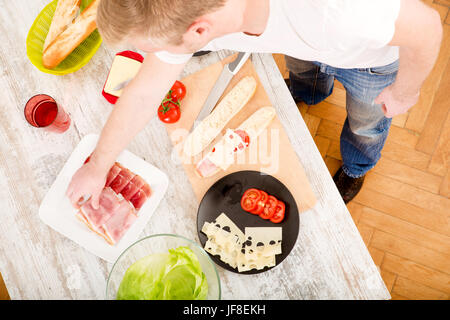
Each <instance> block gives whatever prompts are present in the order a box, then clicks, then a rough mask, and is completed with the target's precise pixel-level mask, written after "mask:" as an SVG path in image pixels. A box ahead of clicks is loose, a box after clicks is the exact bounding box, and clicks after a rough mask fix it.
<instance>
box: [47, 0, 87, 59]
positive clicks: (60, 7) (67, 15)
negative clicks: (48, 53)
mask: <svg viewBox="0 0 450 320" xmlns="http://www.w3.org/2000/svg"><path fill="white" fill-rule="evenodd" d="M80 4H81V0H58V4H57V5H56V9H55V13H54V14H53V18H52V23H51V24H50V28H49V30H48V33H47V37H46V38H45V42H44V51H45V49H47V47H48V45H49V44H50V43H52V42H53V40H55V39H56V37H57V36H58V35H59V34H60V33H61V32H63V31H64V30H66V28H67V27H68V26H69V25H70V24H71V23H72V21H73V19H75V16H76V15H77V13H78V10H79V9H80Z"/></svg>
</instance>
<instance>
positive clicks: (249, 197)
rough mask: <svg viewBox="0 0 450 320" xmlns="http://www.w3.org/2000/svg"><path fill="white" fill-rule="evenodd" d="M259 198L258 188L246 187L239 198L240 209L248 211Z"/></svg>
mask: <svg viewBox="0 0 450 320" xmlns="http://www.w3.org/2000/svg"><path fill="white" fill-rule="evenodd" d="M260 198H261V193H260V192H259V190H258V189H253V188H252V189H248V190H247V191H245V192H244V195H243V196H242V198H241V207H242V209H244V210H245V211H248V212H250V211H252V210H253V209H255V207H256V205H257V204H258V201H259V199H260Z"/></svg>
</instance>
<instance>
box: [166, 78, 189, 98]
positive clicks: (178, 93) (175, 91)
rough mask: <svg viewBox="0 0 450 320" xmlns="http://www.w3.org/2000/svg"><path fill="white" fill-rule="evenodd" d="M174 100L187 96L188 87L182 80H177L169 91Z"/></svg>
mask: <svg viewBox="0 0 450 320" xmlns="http://www.w3.org/2000/svg"><path fill="white" fill-rule="evenodd" d="M169 94H170V96H171V97H172V99H173V100H174V101H181V100H183V98H184V97H185V96H186V87H185V86H184V84H183V83H182V82H180V81H178V80H177V81H175V83H174V84H173V86H172V88H171V89H170V92H169Z"/></svg>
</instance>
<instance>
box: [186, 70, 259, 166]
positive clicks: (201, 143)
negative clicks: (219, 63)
mask: <svg viewBox="0 0 450 320" xmlns="http://www.w3.org/2000/svg"><path fill="white" fill-rule="evenodd" d="M255 91H256V80H255V78H253V77H252V76H247V77H244V78H243V79H242V80H241V81H239V82H238V84H236V86H234V88H233V89H231V91H230V92H229V93H228V94H227V95H226V96H225V97H224V98H223V99H222V100H221V101H220V102H219V104H218V105H217V106H216V108H215V109H214V110H213V111H212V112H211V114H210V115H208V116H207V117H206V118H205V119H204V120H203V121H202V122H200V123H199V124H198V125H197V126H196V127H195V129H194V130H193V131H192V132H191V133H190V134H189V136H188V137H187V138H186V141H185V143H184V148H183V151H184V153H185V154H186V155H188V156H191V157H192V156H195V155H196V154H198V153H200V152H202V150H203V149H205V148H206V147H207V146H208V145H209V144H210V143H211V142H212V141H213V140H214V138H215V137H217V136H218V135H219V134H220V132H221V131H222V130H223V128H225V125H226V124H227V123H228V122H229V121H230V120H231V119H232V118H233V117H234V116H235V115H236V114H237V113H238V112H239V111H240V110H241V109H242V108H243V107H244V106H245V105H246V104H247V102H248V101H249V100H250V99H251V98H252V97H253V95H254V94H255Z"/></svg>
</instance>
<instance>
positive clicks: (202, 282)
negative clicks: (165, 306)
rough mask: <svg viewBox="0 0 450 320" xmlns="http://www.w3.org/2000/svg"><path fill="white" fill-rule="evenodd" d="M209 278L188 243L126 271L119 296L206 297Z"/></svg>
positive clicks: (130, 297)
mask: <svg viewBox="0 0 450 320" xmlns="http://www.w3.org/2000/svg"><path fill="white" fill-rule="evenodd" d="M207 295H208V282H207V281H206V277H205V274H204V273H203V272H202V268H201V266H200V263H199V261H198V259H197V256H196V255H195V253H194V252H193V251H192V250H191V249H189V248H188V247H178V248H176V249H169V253H155V254H151V255H149V256H146V257H144V258H142V259H140V260H138V261H136V262H135V263H133V264H132V265H131V266H130V267H129V268H128V269H127V271H126V272H125V276H124V277H123V279H122V282H121V283H120V286H119V290H118V292H117V299H118V300H205V299H206V297H207Z"/></svg>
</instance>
